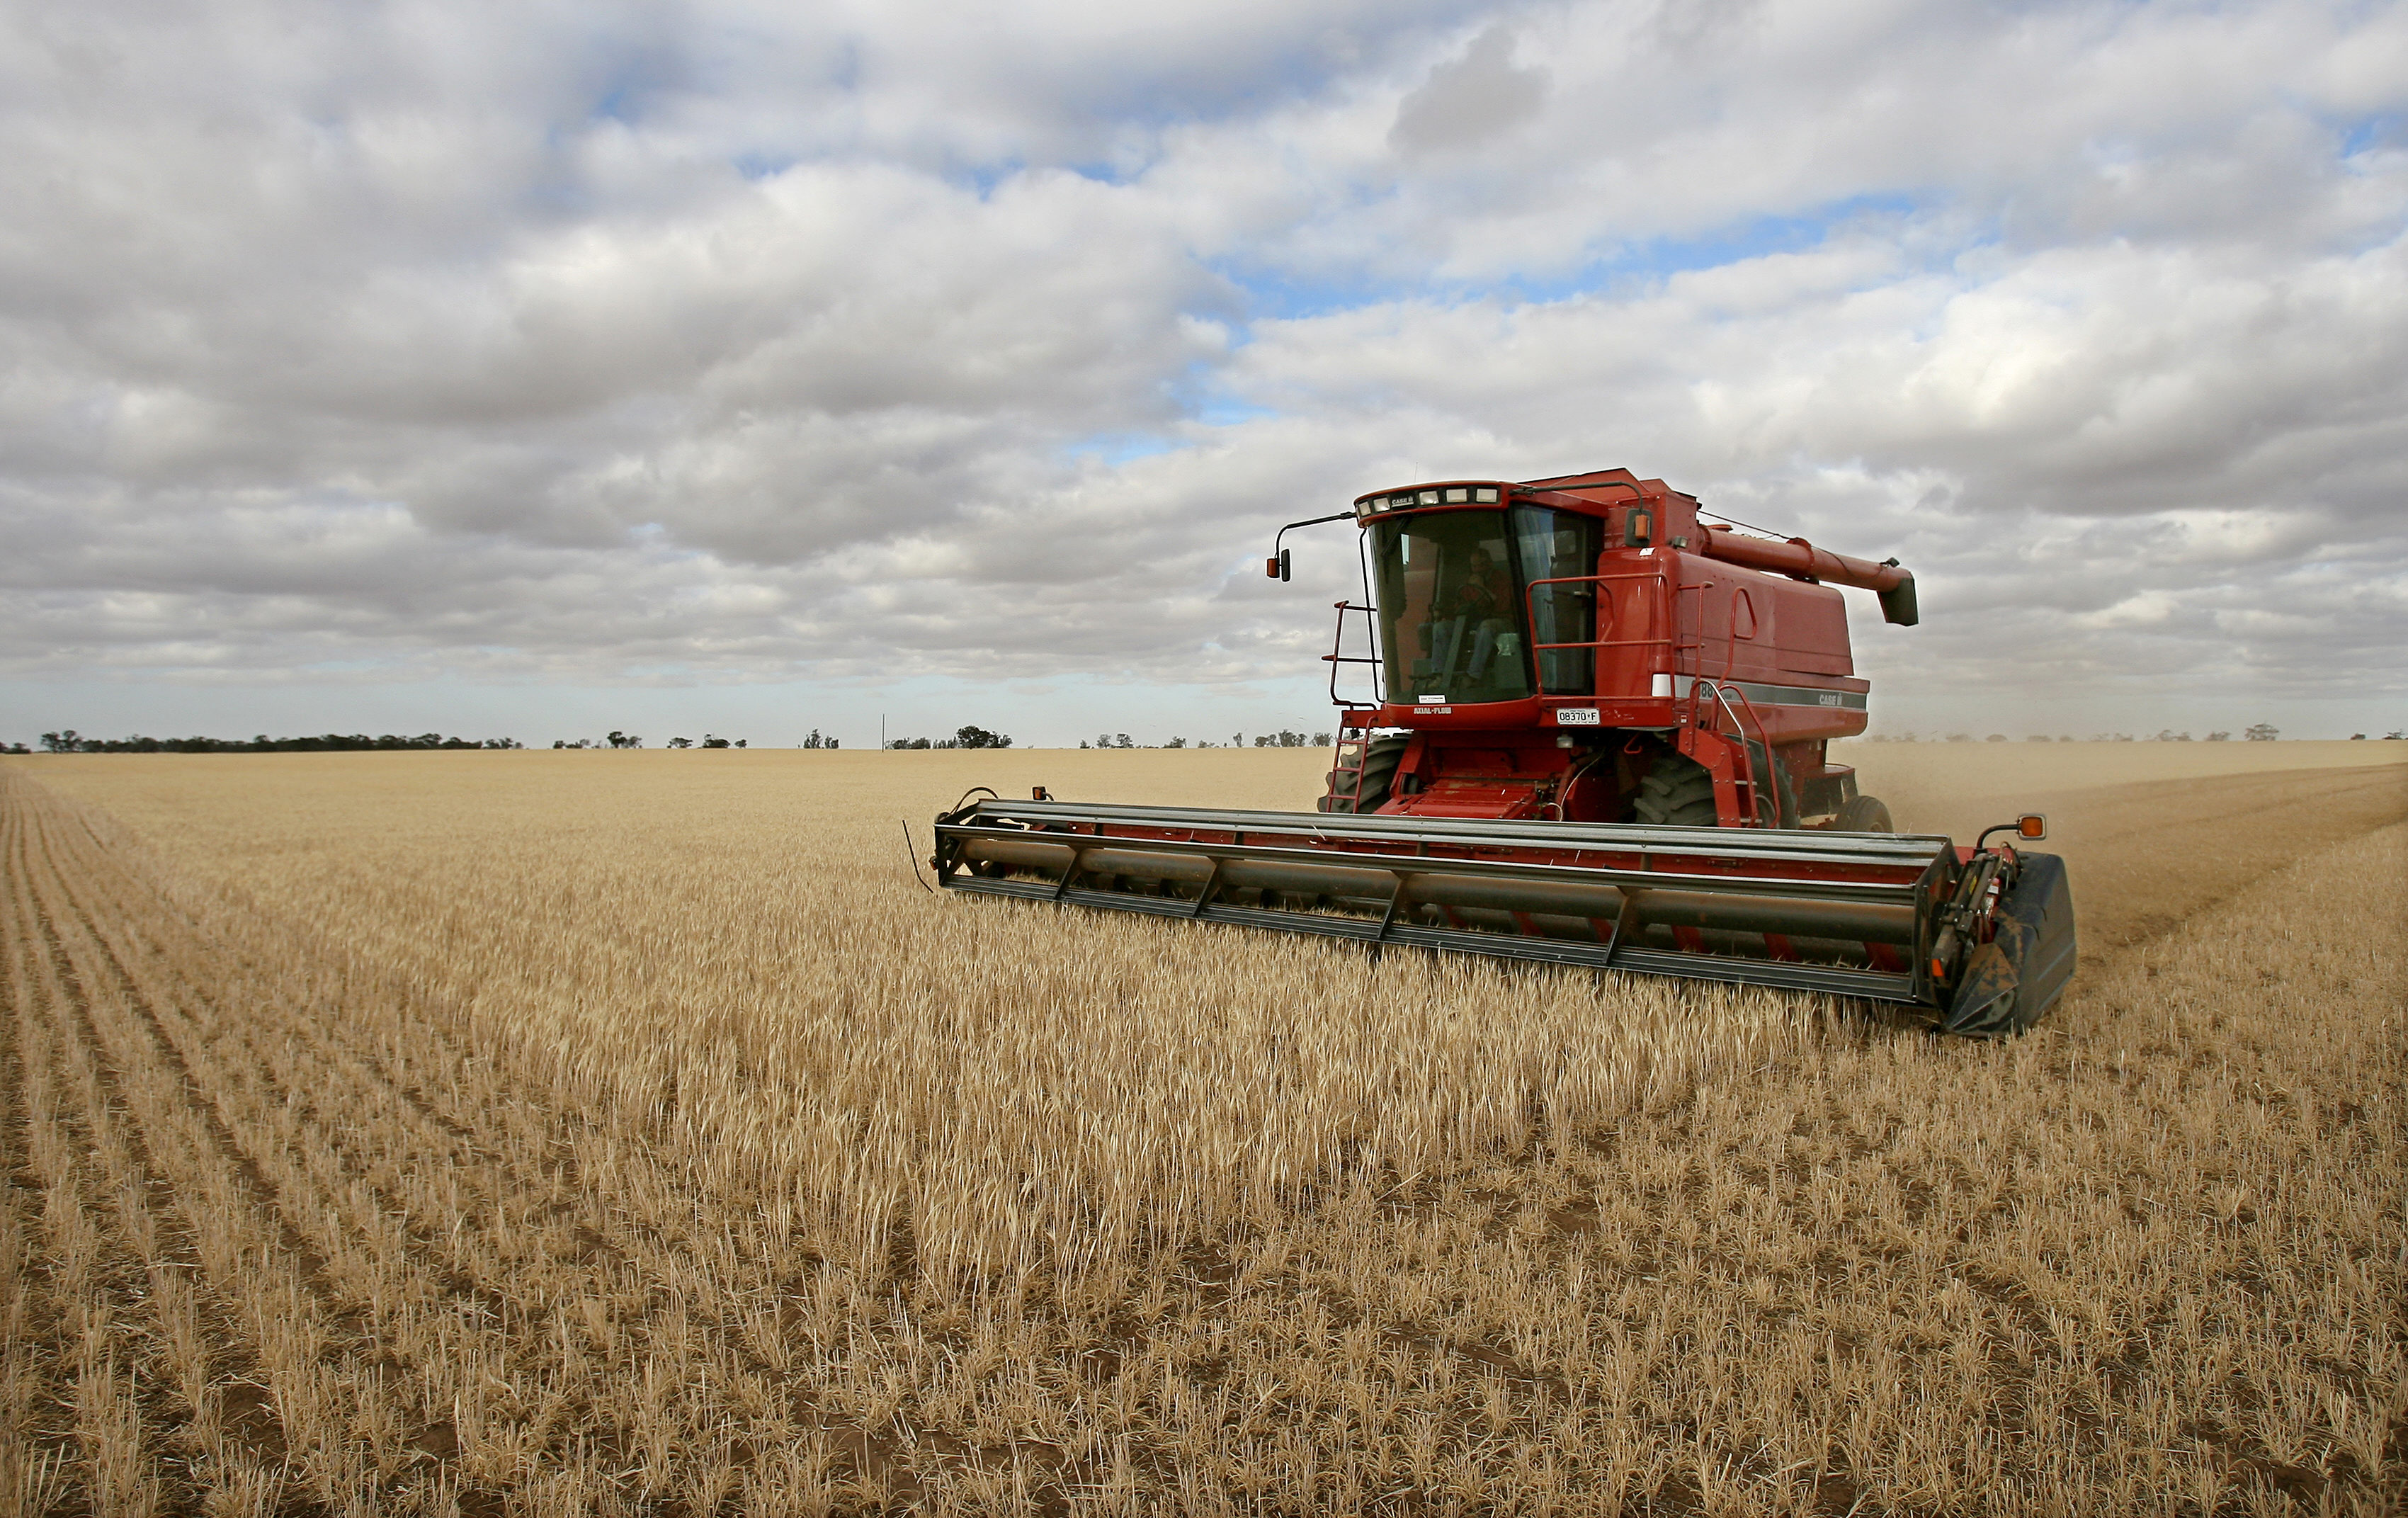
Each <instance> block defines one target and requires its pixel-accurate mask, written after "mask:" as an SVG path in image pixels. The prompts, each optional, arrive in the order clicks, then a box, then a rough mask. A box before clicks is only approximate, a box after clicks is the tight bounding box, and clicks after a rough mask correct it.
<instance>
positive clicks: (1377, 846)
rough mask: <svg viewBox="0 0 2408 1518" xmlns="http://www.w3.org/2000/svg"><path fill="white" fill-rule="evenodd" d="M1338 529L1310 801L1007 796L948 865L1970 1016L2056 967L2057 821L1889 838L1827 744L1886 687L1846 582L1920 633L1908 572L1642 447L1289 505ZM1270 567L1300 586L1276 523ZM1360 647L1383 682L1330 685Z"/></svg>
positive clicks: (1234, 917) (2068, 950)
mask: <svg viewBox="0 0 2408 1518" xmlns="http://www.w3.org/2000/svg"><path fill="white" fill-rule="evenodd" d="M1341 518H1351V519H1353V520H1355V522H1357V523H1359V524H1360V526H1361V528H1362V534H1361V554H1362V562H1363V580H1364V598H1363V600H1362V601H1361V602H1360V603H1357V602H1354V601H1343V602H1340V603H1339V605H1338V608H1337V611H1338V634H1337V638H1336V641H1335V643H1334V645H1333V647H1332V650H1331V652H1329V653H1328V654H1327V655H1326V656H1325V659H1326V662H1327V663H1328V664H1329V666H1330V695H1331V699H1332V701H1333V702H1334V703H1335V704H1336V705H1337V706H1338V707H1339V708H1340V712H1341V716H1340V731H1339V735H1338V744H1337V752H1336V756H1335V762H1334V764H1333V765H1332V766H1331V768H1330V770H1329V773H1328V777H1327V780H1326V788H1325V792H1324V795H1322V797H1321V798H1320V801H1319V806H1318V810H1316V811H1313V812H1282V811H1227V810H1218V809H1197V808H1179V807H1137V806H1112V805H1088V804H1082V803H1075V802H1067V801H1056V800H1053V799H1050V798H1048V797H1046V796H1045V795H1042V794H1041V792H1040V794H1039V795H1038V796H1037V797H1035V798H1034V799H1031V800H1028V801H1007V800H1004V799H1002V798H1000V797H996V796H994V795H989V796H987V797H986V798H984V799H981V800H978V801H975V802H968V804H966V805H963V806H959V807H957V808H955V809H953V810H951V811H948V812H945V813H944V814H942V815H941V816H939V818H938V819H937V840H936V852H935V857H934V859H933V860H932V863H933V864H934V865H935V866H936V871H937V876H938V880H939V882H940V883H941V884H942V885H943V886H945V887H946V888H948V889H952V890H961V891H974V892H985V893H988V894H992V895H1007V896H1015V897H1019V898H1022V899H1026V900H1039V901H1054V902H1060V903H1067V904H1070V905H1074V906H1081V907H1097V908H1106V909H1116V910H1124V911H1139V912H1148V913H1152V914H1154V915H1157V916H1165V917H1181V918H1187V919H1190V920H1193V921H1197V922H1207V923H1226V924H1239V925H1243V926H1248V927H1264V928H1278V929H1282V930H1283V931H1287V932H1294V933H1309V934H1318V935H1323V936H1326V937H1332V938H1352V939H1355V940H1358V941H1362V942H1366V943H1371V944H1397V945H1402V946H1409V947H1415V948H1423V949H1432V950H1443V951H1454V952H1466V953H1479V954H1487V955H1493V956H1497V957H1501V958H1507V959H1519V960H1530V961H1538V962H1541V963H1549V964H1558V965H1582V966H1590V967H1598V968H1604V969H1619V970H1630V971H1636V972H1640V973H1644V974H1654V975H1680V976H1689V977H1695V978H1699V979H1705V980H1714V981H1742V982H1746V983H1750V984H1757V985H1770V986H1781V987H1785V988H1788V989H1792V990H1799V991H1818V992H1825V993H1828V994H1831V995H1843V996H1859V997H1866V998H1870V999H1873V1000H1879V1001H1888V1002H1899V1003H1906V1004H1910V1005H1914V1006H1919V1007H1923V1008H1928V1009H1929V1010H1931V1011H1932V1012H1933V1013H1934V1014H1935V1015H1936V1016H1937V1017H1938V1019H1939V1020H1940V1022H1941V1023H1942V1025H1943V1026H1945V1027H1946V1028H1947V1029H1949V1030H1950V1031H1952V1032H1957V1033H1968V1034H1984V1035H1996V1034H2001V1033H2009V1032H2014V1031H2019V1030H2021V1029H2023V1028H2026V1027H2028V1026H2030V1025H2031V1024H2032V1023H2033V1022H2035V1021H2037V1020H2038V1019H2039V1017H2040V1016H2041V1015H2042V1013H2043V1012H2045V1011H2046V1010H2048V1008H2049V1006H2050V1004H2051V1003H2053V1002H2054V1001H2055V1000H2056V999H2057V995H2058V994H2059V992H2060V991H2062V990H2063V988H2064V986H2065V983H2066V981H2067V980H2068V979H2069V978H2070V977H2071V975H2072V972H2073V967H2074V940H2073V910H2072V898H2071V892H2070V889H2069V886H2068V884H2067V881H2066V875H2065V869H2064V866H2063V863H2062V861H2061V860H2059V859H2058V858H2057V856H2055V855H2053V854H2043V853H2033V852H2026V851H2025V850H2024V849H2022V848H2021V847H2020V845H2021V844H2023V843H2027V842H2031V841H2036V840H2038V839H2040V838H2043V837H2045V836H2046V824H2045V822H2044V820H2043V819H2042V818H2041V817H2039V816H2037V815H2033V814H2027V815H2025V816H2022V817H2019V818H2017V819H2016V820H2015V821H2014V822H2013V823H2003V824H2001V825H2000V826H1999V827H1994V828H1991V829H1988V830H1987V831H1985V833H1983V834H1982V835H1981V837H1980V838H1976V839H1975V840H1974V843H1973V845H1972V846H1971V848H1964V847H1959V846H1957V845H1956V844H1954V843H1952V842H1951V841H1950V840H1949V839H1948V838H1941V837H1936V836H1920V835H1901V834H1895V833H1892V832H1891V831H1890V820H1889V812H1888V809H1886V808H1885V807H1884V806H1883V805H1882V804H1881V803H1880V802H1879V801H1877V800H1875V799H1874V798H1872V797H1871V796H1868V795H1859V794H1858V793H1857V790H1856V775H1855V771H1854V770H1853V769H1851V768H1849V767H1848V766H1842V765H1833V764H1830V763H1828V759H1827V746H1828V743H1829V741H1830V740H1831V739H1832V738H1844V737H1849V736H1853V735H1856V734H1859V733H1861V732H1863V731H1864V728H1865V723H1866V695H1867V693H1868V691H1869V690H1870V686H1869V685H1868V684H1867V683H1866V682H1865V681H1864V680H1858V679H1856V678H1855V676H1854V667H1853V665H1852V663H1851V660H1850V654H1849V649H1848V631H1847V620H1846V617H1845V614H1844V612H1843V610H1842V606H1841V597H1840V593H1839V592H1838V591H1837V590H1834V589H1832V588H1831V587H1832V586H1833V585H1847V586H1854V587H1857V588H1861V589H1866V590H1871V591H1873V592H1875V593H1877V594H1879V595H1880V598H1881V605H1882V610H1883V614H1884V616H1885V618H1886V619H1887V620H1888V621H1890V622H1892V623H1900V624H1904V625H1913V624H1914V622H1915V620H1916V608H1915V600H1914V576H1913V575H1912V574H1910V573H1908V571H1906V570H1905V569H1903V568H1901V567H1899V566H1898V564H1897V561H1895V560H1892V561H1890V562H1888V563H1886V564H1871V563H1869V562H1867V561H1865V560H1861V559H1852V558H1848V557H1846V556H1844V555H1841V554H1835V553H1831V552H1828V551H1825V550H1822V549H1818V548H1815V547H1813V545H1812V544H1809V543H1807V542H1806V541H1805V540H1804V539H1802V538H1790V539H1788V540H1786V541H1776V540H1773V539H1770V538H1764V537H1747V536H1743V535H1742V534H1740V533H1738V532H1736V531H1735V530H1733V529H1730V528H1727V527H1724V526H1720V525H1714V524H1704V523H1699V521H1698V503H1697V502H1696V501H1695V500H1694V499H1693V498H1691V497H1689V496H1687V495H1684V494H1681V493H1679V492H1677V491H1672V490H1670V489H1669V488H1667V487H1666V486H1665V484H1664V482H1663V481H1661V480H1638V479H1636V478H1634V477H1633V476H1632V475H1631V474H1630V473H1629V471H1627V470H1623V469H1614V470H1607V471H1602V472H1598V473H1595V474H1587V475H1578V476H1570V477H1567V478H1563V479H1556V480H1535V481H1527V482H1523V483H1518V484H1517V483H1513V482H1510V481H1498V480H1448V481H1441V482H1439V483H1435V484H1428V485H1415V486H1412V487H1410V488H1406V489H1399V490H1393V491H1385V492H1380V493H1376V494H1370V495H1366V496H1363V497H1361V498H1360V499H1358V500H1357V501H1356V502H1355V508H1354V509H1353V510H1352V511H1350V512H1340V513H1337V514H1336V515H1333V516H1329V517H1321V518H1314V519H1312V520H1311V521H1309V522H1304V523H1291V527H1295V526H1310V525H1312V524H1314V523H1320V522H1334V521H1338V520H1340V519H1341ZM1289 530H1290V528H1282V529H1281V535H1282V537H1284V535H1285V534H1286V533H1287V532H1288V531H1289ZM1267 567H1268V570H1269V574H1270V575H1271V577H1272V578H1274V579H1278V580H1286V579H1287V578H1288V574H1289V556H1288V552H1287V551H1284V550H1283V549H1281V548H1280V547H1279V545H1278V543H1277V541H1275V542H1274V544H1273V555H1272V557H1271V558H1270V559H1269V562H1268V566H1267ZM1375 587H1376V589H1375ZM1350 631H1351V632H1353V633H1354V634H1355V638H1354V639H1353V644H1354V647H1355V648H1356V649H1357V650H1359V651H1360V652H1348V648H1349V643H1350ZM1349 670H1357V671H1361V672H1362V673H1363V674H1364V675H1365V676H1366V677H1367V678H1368V680H1369V687H1370V689H1369V695H1370V699H1369V700H1350V699H1348V698H1347V697H1345V696H1343V695H1340V692H1339V682H1340V679H1341V676H1342V674H1343V673H1344V672H1346V671H1349ZM966 799H967V798H966ZM2001 832H2004V833H2008V834H2011V835H2012V838H2011V839H2010V840H2009V841H2007V842H2003V843H2000V844H1998V845H1996V846H1993V845H1992V844H1991V843H1990V839H1991V838H1992V837H1994V836H1995V835H1997V834H1999V833H2001Z"/></svg>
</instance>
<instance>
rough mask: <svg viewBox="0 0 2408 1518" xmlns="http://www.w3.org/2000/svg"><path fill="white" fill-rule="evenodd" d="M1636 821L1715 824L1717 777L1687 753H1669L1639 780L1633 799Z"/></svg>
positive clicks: (1657, 824) (1660, 824) (1659, 824)
mask: <svg viewBox="0 0 2408 1518" xmlns="http://www.w3.org/2000/svg"><path fill="white" fill-rule="evenodd" d="M1631 809H1632V812H1633V814H1634V816H1635V818H1636V820H1637V821H1639V822H1640V823H1644V824H1645V825H1647V826H1649V827H1712V826H1713V825H1714V821H1715V819H1714V777H1713V774H1712V772H1710V771H1709V770H1708V769H1707V768H1706V766H1703V765H1701V764H1699V763H1698V762H1697V761H1696V760H1695V759H1692V758H1690V757H1689V756H1688V755H1686V754H1682V753H1668V754H1666V755H1664V756H1663V757H1662V758H1660V759H1658V760H1656V763H1655V765H1654V766H1652V767H1651V768H1650V769H1649V770H1648V771H1647V778H1646V779H1645V780H1641V781H1640V782H1639V795H1638V797H1637V798H1636V799H1635V800H1634V801H1633V802H1632V803H1631Z"/></svg>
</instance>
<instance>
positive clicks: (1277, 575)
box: [1263, 549, 1288, 580]
mask: <svg viewBox="0 0 2408 1518" xmlns="http://www.w3.org/2000/svg"><path fill="white" fill-rule="evenodd" d="M1287 555H1288V551H1287V550H1286V549H1282V550H1280V551H1278V552H1277V553H1275V554H1273V555H1271V556H1270V557H1269V558H1268V559H1265V560H1264V561H1263V573H1264V575H1265V576H1267V577H1268V578H1269V579H1272V580H1285V579H1287V578H1288V563H1287Z"/></svg>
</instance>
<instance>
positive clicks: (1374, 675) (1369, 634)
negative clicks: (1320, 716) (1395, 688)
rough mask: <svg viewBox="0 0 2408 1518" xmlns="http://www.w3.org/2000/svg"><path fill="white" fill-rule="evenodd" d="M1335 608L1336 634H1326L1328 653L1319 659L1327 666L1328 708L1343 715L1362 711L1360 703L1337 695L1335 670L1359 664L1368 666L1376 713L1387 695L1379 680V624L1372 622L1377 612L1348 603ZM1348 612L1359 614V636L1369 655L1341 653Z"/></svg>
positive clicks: (1342, 651) (1344, 643)
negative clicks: (1337, 710)
mask: <svg viewBox="0 0 2408 1518" xmlns="http://www.w3.org/2000/svg"><path fill="white" fill-rule="evenodd" d="M1335 605H1336V607H1337V609H1338V625H1337V628H1336V630H1335V631H1333V632H1332V633H1331V634H1330V637H1329V652H1327V653H1325V654H1323V655H1322V656H1321V662H1322V663H1323V664H1326V665H1327V666H1329V704H1330V705H1331V706H1333V707H1337V708H1338V709H1340V710H1343V711H1355V710H1360V709H1362V704H1361V703H1360V702H1356V701H1350V700H1348V699H1347V698H1346V697H1344V696H1342V695H1339V694H1338V666H1340V665H1350V664H1360V665H1369V666H1371V701H1372V706H1373V707H1374V708H1375V709H1376V708H1377V707H1380V706H1383V705H1385V704H1386V702H1387V698H1388V693H1387V691H1386V690H1385V689H1384V688H1383V687H1384V685H1385V683H1386V682H1385V681H1383V680H1382V679H1381V678H1380V677H1381V674H1382V673H1383V671H1382V669H1381V667H1380V624H1379V623H1377V622H1375V621H1373V620H1372V618H1373V616H1374V614H1375V613H1376V611H1377V610H1378V609H1377V608H1375V607H1368V606H1356V605H1355V603H1354V602H1352V601H1340V602H1337V603H1335ZM1349 611H1360V612H1361V613H1363V635H1364V638H1365V640H1366V641H1367V642H1369V644H1370V647H1371V652H1369V654H1368V655H1367V654H1355V653H1348V652H1344V650H1345V648H1346V613H1348V612H1349Z"/></svg>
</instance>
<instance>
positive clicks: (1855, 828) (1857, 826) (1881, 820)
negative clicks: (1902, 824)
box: [1831, 795, 1898, 833]
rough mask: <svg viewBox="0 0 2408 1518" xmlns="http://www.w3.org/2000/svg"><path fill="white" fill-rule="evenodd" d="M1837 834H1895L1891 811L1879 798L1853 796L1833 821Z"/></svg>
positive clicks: (1834, 830)
mask: <svg viewBox="0 0 2408 1518" xmlns="http://www.w3.org/2000/svg"><path fill="white" fill-rule="evenodd" d="M1831 831H1833V832H1835V833H1895V832H1897V831H1898V829H1897V828H1895V827H1893V826H1891V825H1890V820H1889V809H1888V808H1887V807H1885V806H1883V805H1882V804H1881V801H1880V800H1879V798H1877V797H1874V796H1869V795H1860V796H1851V797H1850V798H1849V800H1848V804H1847V805H1846V806H1844V807H1842V808H1841V809H1840V815H1839V816H1837V817H1835V818H1833V819H1832V821H1831Z"/></svg>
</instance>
